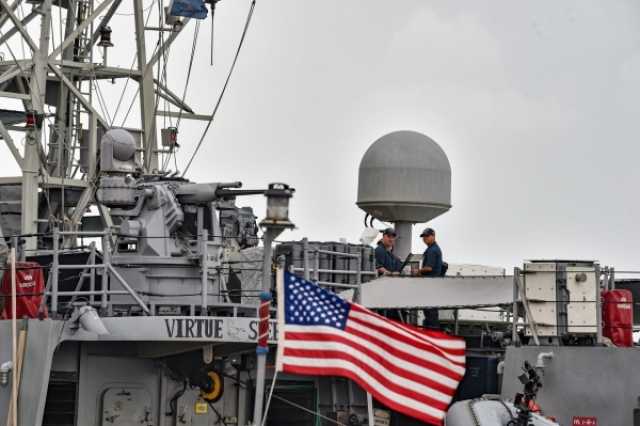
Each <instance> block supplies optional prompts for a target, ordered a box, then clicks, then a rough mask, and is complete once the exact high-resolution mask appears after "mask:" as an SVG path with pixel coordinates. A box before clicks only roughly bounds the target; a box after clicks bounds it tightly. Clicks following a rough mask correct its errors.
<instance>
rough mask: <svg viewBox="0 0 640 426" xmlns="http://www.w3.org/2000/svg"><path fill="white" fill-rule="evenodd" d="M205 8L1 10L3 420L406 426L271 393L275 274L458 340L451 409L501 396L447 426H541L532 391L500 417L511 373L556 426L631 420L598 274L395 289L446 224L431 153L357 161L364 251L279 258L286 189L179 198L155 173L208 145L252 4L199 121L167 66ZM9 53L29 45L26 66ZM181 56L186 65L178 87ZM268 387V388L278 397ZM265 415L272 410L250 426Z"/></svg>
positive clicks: (415, 145) (279, 386)
mask: <svg viewBox="0 0 640 426" xmlns="http://www.w3.org/2000/svg"><path fill="white" fill-rule="evenodd" d="M217 3H218V0H210V1H208V2H207V3H204V2H202V1H198V0H180V1H178V0H174V1H173V2H171V3H166V2H165V3H163V2H162V1H159V2H157V3H155V2H152V3H151V4H150V5H145V4H143V2H142V0H132V1H131V2H122V1H121V0H103V1H101V2H98V1H95V0H57V1H53V0H31V1H28V2H26V1H25V2H23V1H22V0H15V1H14V2H8V1H6V0H0V7H1V8H2V9H1V13H0V28H1V29H2V33H0V41H1V43H0V44H3V45H4V46H6V47H7V52H8V55H6V54H5V56H4V58H3V59H2V60H1V61H0V97H1V98H2V99H3V109H1V110H0V137H1V139H2V142H3V143H4V145H5V146H6V147H7V148H8V152H9V153H10V154H11V156H12V157H13V159H14V161H15V163H16V165H17V166H18V168H19V170H20V175H18V176H13V177H3V178H0V231H1V232H2V235H3V238H0V249H1V250H0V255H1V256H2V261H3V263H5V261H6V265H7V266H6V267H5V268H4V269H3V270H2V272H3V275H4V277H3V286H4V285H5V284H6V286H8V287H7V288H9V289H10V291H8V292H6V291H4V290H3V292H2V301H3V306H4V312H5V316H6V315H7V314H11V315H9V316H10V317H13V318H11V319H2V320H0V421H5V419H6V422H7V424H8V425H12V422H13V421H14V419H17V424H16V425H14V426H18V425H20V426H31V425H34V426H53V425H56V426H76V425H77V426H85V425H96V426H125V425H134V424H135V425H144V426H152V425H153V426H170V425H171V426H174V425H175V426H178V425H194V426H196V425H238V426H246V425H251V424H253V425H261V426H262V424H268V425H278V426H282V425H306V424H309V425H321V424H338V425H349V426H357V425H365V424H366V425H374V424H376V425H385V426H386V425H388V424H392V425H403V426H406V425H410V424H412V423H411V420H409V419H408V418H405V417H402V416H398V415H397V413H392V412H391V410H388V409H386V408H385V407H382V406H380V405H379V404H374V403H373V402H372V401H371V399H370V398H367V395H366V394H365V392H363V391H362V389H360V388H358V387H357V386H355V385H354V384H353V383H352V382H350V381H348V380H346V379H341V378H336V377H294V376H278V377H277V380H276V379H275V378H274V371H273V370H274V368H273V367H274V366H273V364H274V363H273V361H274V351H273V350H269V349H268V348H269V346H271V348H273V345H275V344H276V343H277V334H278V330H277V322H276V318H275V312H276V311H275V309H274V308H273V306H272V305H271V298H272V293H273V289H274V286H273V276H274V272H275V270H276V269H277V268H280V269H287V270H289V271H290V272H292V273H295V274H298V275H300V276H301V277H303V278H305V279H307V280H311V281H314V282H317V283H318V284H319V285H322V286H324V287H328V288H330V289H331V290H332V291H335V292H337V293H339V294H340V295H341V296H342V297H345V298H350V299H351V300H355V301H358V302H360V303H361V304H363V305H364V306H365V307H368V308H371V309H375V310H378V311H379V312H381V313H383V314H385V315H388V314H391V315H394V317H396V318H398V319H399V320H401V321H404V322H407V323H410V324H413V325H420V324H421V319H422V316H423V310H425V309H435V310H439V311H440V320H441V324H442V326H443V328H444V329H445V330H446V331H449V332H452V333H454V334H460V335H462V336H464V337H465V339H466V341H467V348H468V350H467V371H468V374H467V376H466V377H465V379H464V381H463V383H462V385H461V386H460V388H459V393H458V397H457V399H459V400H469V399H474V398H477V397H480V396H481V395H483V394H499V395H500V396H501V397H499V398H498V397H495V396H494V397H493V398H488V397H487V398H485V399H483V400H482V401H481V402H482V403H483V404H484V403H485V402H486V403H487V405H486V406H487V407H489V408H478V410H480V411H482V412H483V413H484V414H487V413H489V414H487V415H488V416H489V417H483V416H479V417H478V416H476V417H475V418H474V419H472V420H469V418H468V416H469V415H468V413H469V412H472V413H473V410H474V405H473V404H475V403H476V402H478V401H475V402H469V401H467V402H463V403H461V404H467V405H458V409H456V410H452V415H453V417H452V418H450V419H449V420H448V421H449V423H448V424H450V425H452V426H456V425H458V424H465V423H464V422H468V421H475V422H476V424H477V425H480V426H485V425H486V424H496V425H498V424H499V425H504V424H509V423H508V422H509V421H512V420H513V421H515V420H516V417H517V416H520V419H519V420H520V421H523V422H527V421H528V420H531V421H534V420H535V421H537V422H539V423H535V424H552V422H551V421H550V420H545V419H543V417H542V414H541V413H540V412H533V410H531V412H530V407H529V406H528V405H526V404H524V403H523V401H525V402H526V403H528V402H529V400H528V399H527V398H530V397H531V398H532V397H533V396H535V395H534V394H531V395H529V394H527V395H526V398H525V399H522V398H521V400H517V398H516V401H514V402H513V403H511V402H509V403H508V404H507V403H506V402H505V401H506V400H507V399H513V396H514V395H517V394H518V392H519V391H520V390H521V387H522V383H520V382H518V381H517V377H518V376H520V373H521V369H522V366H523V365H528V366H529V367H530V368H527V370H526V373H527V375H528V376H527V377H525V378H524V379H523V383H524V385H525V387H527V386H528V387H533V388H535V391H536V392H538V391H539V390H540V385H541V384H544V388H543V389H544V390H542V391H540V395H539V400H540V401H541V402H542V405H543V408H544V409H545V410H546V411H548V413H549V414H553V415H555V416H556V417H557V419H558V420H559V421H560V422H561V424H571V423H569V422H573V423H572V424H573V425H576V424H583V423H576V421H577V422H582V421H585V422H586V421H592V420H593V419H596V421H597V419H600V422H601V423H600V424H630V423H629V422H630V421H631V419H636V420H634V421H637V419H638V416H637V413H638V409H637V401H636V398H637V395H635V393H634V392H636V391H635V389H637V387H638V385H640V382H639V381H638V379H637V378H635V377H634V376H633V375H627V374H624V373H621V370H620V365H622V366H624V367H628V370H631V369H632V366H633V365H635V363H637V358H638V353H637V351H636V349H635V348H634V347H624V348H622V347H616V344H620V343H621V342H622V341H625V342H626V346H633V342H630V343H629V342H628V341H626V340H625V339H626V337H628V334H629V333H628V332H629V330H630V328H631V327H632V326H633V325H632V324H630V323H629V322H628V321H627V322H624V321H622V320H620V321H621V322H619V323H617V322H616V321H618V320H619V318H622V317H624V315H622V316H620V317H617V316H616V314H619V313H620V312H616V311H621V310H624V309H627V308H630V306H631V305H632V303H633V302H632V301H631V300H627V299H625V300H622V299H621V298H620V296H619V295H620V294H621V293H611V292H612V291H615V290H616V289H615V286H616V280H615V274H614V271H613V269H610V268H606V267H601V266H600V265H599V264H598V263H597V262H595V261H581V260H562V259H561V260H557V259H553V260H538V261H528V262H526V263H525V264H524V266H523V267H522V268H515V269H514V270H513V273H512V274H511V273H505V271H504V270H502V269H499V268H488V267H481V266H455V265H450V272H449V275H448V276H446V277H442V278H430V279H425V278H418V277H411V276H410V275H411V269H412V268H415V267H417V266H418V264H419V262H420V259H419V256H414V257H413V258H410V257H407V256H408V255H409V254H410V251H411V240H412V227H413V225H414V224H416V223H423V222H426V221H430V220H432V219H434V218H435V217H437V216H439V215H440V214H443V213H445V212H446V211H448V210H449V209H450V208H451V172H452V171H451V165H450V164H449V160H448V158H447V156H446V154H445V152H444V150H442V148H441V147H440V146H439V145H438V144H437V143H436V142H435V141H433V140H432V139H431V138H429V137H427V136H425V135H422V134H420V133H417V132H412V131H399V132H393V133H391V134H388V135H386V136H384V137H382V138H380V139H379V140H378V141H376V142H375V143H374V144H373V145H372V146H371V148H370V149H369V150H368V151H367V153H365V155H364V157H363V161H362V163H361V168H360V180H359V186H358V200H357V205H358V206H359V207H360V208H362V209H363V210H364V211H365V213H366V216H365V228H366V229H365V232H364V233H363V238H362V240H361V241H360V242H359V243H358V244H352V243H348V242H346V241H309V240H307V239H303V240H301V241H281V240H280V238H284V237H279V236H280V235H282V233H283V232H285V231H286V230H287V229H290V228H292V227H293V226H294V225H293V223H292V220H290V218H289V201H290V199H291V197H293V196H294V192H295V191H294V189H293V188H292V187H291V186H289V185H287V184H285V183H277V182H276V183H274V182H271V181H269V180H267V181H265V184H264V186H263V187H261V188H257V189H246V188H243V186H242V182H241V180H238V181H231V182H229V181H222V182H216V181H212V182H206V183H202V182H192V181H190V180H188V179H187V177H186V176H185V173H184V172H183V173H180V172H179V171H178V170H175V169H174V170H170V165H171V160H172V159H174V158H175V150H176V149H177V147H178V146H179V144H178V140H179V139H178V135H179V130H180V129H179V127H178V126H177V123H179V122H181V121H182V122H183V123H184V122H189V121H194V120H195V121H199V122H204V123H206V126H205V128H204V131H203V133H202V135H201V138H200V139H196V140H193V141H182V140H181V141H180V143H181V144H183V145H191V146H192V147H193V148H194V149H195V151H194V155H196V154H197V150H198V148H199V147H200V146H201V144H202V143H203V141H204V139H205V137H206V135H207V130H208V129H209V128H210V126H211V124H212V122H213V119H214V117H215V113H216V111H217V108H218V106H219V104H220V100H221V97H222V94H224V91H225V90H226V88H227V84H228V83H229V80H230V77H231V73H232V72H233V69H234V67H235V63H236V60H237V58H238V54H239V53H240V49H241V47H242V43H243V42H244V39H245V36H246V34H247V29H248V27H249V24H250V22H251V18H252V15H253V8H254V6H255V0H254V1H253V2H251V3H250V7H249V12H248V15H247V19H246V21H245V25H244V27H243V33H242V36H241V38H240V44H239V46H238V48H237V50H236V55H235V57H234V60H233V62H232V65H231V67H230V70H229V73H228V74H227V77H226V80H225V85H224V87H223V90H222V93H221V95H220V97H219V98H218V99H217V101H216V102H215V105H214V108H213V110H212V112H211V113H210V114H202V113H199V112H196V111H194V109H193V108H192V107H190V105H189V102H188V100H187V99H186V98H185V95H184V94H185V93H186V86H184V89H183V91H182V94H179V93H180V91H181V90H180V87H176V86H174V84H173V82H171V83H170V82H168V81H167V79H166V67H167V61H168V60H169V53H170V48H171V46H172V45H173V44H174V43H175V41H176V39H177V38H178V37H180V36H181V35H182V34H184V30H185V28H187V27H190V26H192V25H196V24H194V23H195V22H196V21H197V20H198V19H202V18H204V17H205V16H207V14H209V13H210V14H211V16H212V17H213V16H214V11H215V8H216V7H217ZM123 7H128V8H131V7H132V8H133V11H132V14H130V16H128V19H130V28H131V34H132V37H131V45H132V46H134V47H135V55H134V56H135V60H134V62H133V65H132V66H127V65H115V64H112V63H111V61H110V58H111V57H112V55H110V54H109V51H110V49H112V48H113V43H112V40H111V29H110V28H109V24H110V21H111V20H112V18H113V17H114V16H117V15H120V14H121V12H122V10H121V8H123ZM128 10H129V9H126V11H127V12H128ZM124 15H127V14H126V13H125V14H124ZM150 18H151V19H150ZM52 28H53V29H54V31H53V32H51V29H52ZM52 33H53V34H59V36H58V38H57V39H56V38H54V37H52V36H51V34H52ZM154 42H155V48H154V49H153V50H152V51H150V49H149V46H150V45H151V44H152V43H154ZM16 43H20V44H24V46H25V51H24V55H23V56H17V53H18V50H17V49H15V46H16ZM183 60H184V58H183ZM192 60H193V51H192V52H191V58H190V61H189V69H190V68H191V64H192ZM115 80H119V81H122V80H124V81H126V82H127V84H129V82H130V84H131V86H132V87H134V88H135V89H134V90H135V95H134V102H133V103H132V104H131V107H130V109H131V108H134V107H135V110H136V113H135V114H134V116H135V117H137V118H138V119H139V120H138V122H137V124H136V125H131V124H130V123H129V124H127V126H126V127H125V126H124V124H123V125H121V126H118V125H114V120H113V117H109V116H108V115H109V114H105V112H107V110H108V109H106V108H104V97H103V96H102V93H101V89H100V84H98V82H103V81H115ZM187 84H188V75H187ZM181 85H182V82H181V83H180V84H177V86H181ZM125 87H126V86H125ZM127 116H128V113H127ZM166 118H172V119H176V120H177V121H176V125H173V123H172V122H170V123H169V125H166V124H165V119H166ZM22 141H23V142H24V143H22ZM187 167H188V166H187ZM239 178H240V177H239ZM248 196H264V197H266V201H267V202H266V204H267V209H266V212H264V214H261V215H260V217H258V216H257V214H256V212H255V211H254V210H253V208H252V207H250V206H248V205H246V203H245V202H244V200H243V198H244V197H248ZM292 217H293V218H295V214H292ZM375 221H378V223H376V222H375ZM380 223H382V224H384V225H385V226H387V225H389V223H393V224H394V226H395V227H396V230H397V232H398V234H399V240H398V246H397V247H396V251H397V255H398V256H400V257H402V258H405V257H406V259H407V266H406V268H405V270H404V271H403V273H401V274H399V275H397V276H382V277H379V276H378V274H377V272H376V271H375V260H374V258H373V248H372V247H371V245H370V244H369V243H370V242H371V239H372V238H371V237H376V236H377V235H378V231H377V228H376V226H377V225H378V224H380ZM40 277H41V278H40ZM3 288H4V287H3ZM13 288H16V292H17V289H18V288H19V289H20V294H16V295H15V296H14V295H13V294H12V293H13V290H12V289H13ZM31 288H33V289H35V290H30V289H31ZM603 292H604V293H603ZM14 299H16V300H19V301H20V303H17V304H16V305H19V306H20V309H24V311H20V316H21V317H20V318H16V316H17V315H14V314H13V312H12V311H11V307H12V306H14V305H13V304H12V303H8V302H10V301H11V300H14ZM603 300H607V301H608V302H605V303H603V302H602V301H603ZM8 306H9V308H7V307H8ZM261 306H262V309H261ZM7 309H9V310H7ZM22 316H24V318H22ZM604 317H606V318H608V319H607V320H606V321H604V320H603V318H604ZM624 318H627V319H628V317H624ZM625 321H626V320H625ZM267 324H268V325H269V326H268V327H266V326H267ZM267 329H268V333H267V334H266V339H264V338H263V339H260V333H261V331H262V332H263V331H265V330H267ZM619 334H623V335H624V336H625V337H624V338H620V337H619ZM614 335H615V336H617V337H611V336H614ZM263 337H265V336H263ZM525 361H527V364H525ZM528 363H531V364H528ZM594 366H597V369H598V371H599V376H598V378H599V384H601V385H602V383H603V382H606V380H605V379H607V380H608V379H610V378H614V379H612V380H610V382H611V383H610V384H608V385H607V386H606V387H604V390H602V391H598V392H594V391H593V389H592V388H591V387H589V386H588V383H587V382H588V380H590V379H589V373H590V372H592V371H593V370H594V368H595V367H594ZM623 376H624V377H623ZM600 379H601V380H600ZM268 389H271V390H274V389H275V392H274V393H273V399H271V398H267V396H266V395H265V390H268ZM560 396H562V398H560ZM263 403H270V405H269V411H268V416H267V417H266V418H264V422H263V409H264V406H263ZM16 405H17V406H16ZM459 407H462V408H461V409H460V408H459ZM478 407H480V406H479V405H478ZM492 416H493V417H492ZM472 417H473V416H472ZM512 417H513V418H512ZM480 418H483V419H486V418H491V419H494V423H483V422H481V420H479V419H480ZM495 419H507V420H505V422H502V420H495ZM532 419H534V420H532ZM576 419H577V420H576ZM456 422H458V423H456ZM511 424H516V425H517V424H520V423H511ZM584 424H586V423H584ZM593 424H598V423H592V424H591V426H593Z"/></svg>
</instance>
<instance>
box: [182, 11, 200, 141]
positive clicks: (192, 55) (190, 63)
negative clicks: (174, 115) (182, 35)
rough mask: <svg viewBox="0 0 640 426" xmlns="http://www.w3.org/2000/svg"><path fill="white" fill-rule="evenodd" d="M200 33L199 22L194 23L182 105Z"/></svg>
mask: <svg viewBox="0 0 640 426" xmlns="http://www.w3.org/2000/svg"><path fill="white" fill-rule="evenodd" d="M199 32H200V22H199V21H198V22H196V27H195V29H194V30H193V42H192V43H191V58H189V67H188V68H187V78H186V80H185V82H184V89H183V91H182V99H181V101H182V104H184V99H185V98H186V96H187V89H188V88H189V81H190V80H191V68H192V67H193V58H194V57H195V53H196V46H197V45H198V33H199ZM182 111H184V110H183V109H182V108H180V112H179V113H178V121H176V127H177V128H179V127H180V120H181V119H182Z"/></svg>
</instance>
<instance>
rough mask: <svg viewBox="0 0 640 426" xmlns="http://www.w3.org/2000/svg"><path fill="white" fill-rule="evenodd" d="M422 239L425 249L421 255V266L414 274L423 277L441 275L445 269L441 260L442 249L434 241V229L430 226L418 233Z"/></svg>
mask: <svg viewBox="0 0 640 426" xmlns="http://www.w3.org/2000/svg"><path fill="white" fill-rule="evenodd" d="M420 237H422V241H423V242H424V243H425V244H426V246H427V249H426V250H425V251H424V254H423V255H422V267H421V268H420V269H418V271H417V274H416V275H421V276H423V277H441V276H443V275H444V273H445V272H446V270H445V269H444V262H443V261H442V250H440V246H439V245H438V243H436V231H434V230H433V229H432V228H426V229H425V230H424V231H422V234H420Z"/></svg>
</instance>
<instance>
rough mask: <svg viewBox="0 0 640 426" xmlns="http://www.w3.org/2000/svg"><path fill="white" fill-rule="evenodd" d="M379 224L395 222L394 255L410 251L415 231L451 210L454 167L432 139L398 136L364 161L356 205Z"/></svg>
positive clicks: (387, 139)
mask: <svg viewBox="0 0 640 426" xmlns="http://www.w3.org/2000/svg"><path fill="white" fill-rule="evenodd" d="M356 204H357V205H358V207H360V208H361V209H362V210H364V211H365V212H367V213H369V214H370V215H372V216H373V217H375V218H376V219H379V220H382V221H385V222H394V223H395V227H396V232H397V233H398V240H397V243H396V249H395V251H396V254H397V255H398V256H400V257H404V256H406V255H407V254H409V253H410V251H411V227H412V225H413V224H414V223H423V222H428V221H429V220H431V219H433V218H435V217H437V216H440V215H441V214H442V213H444V212H446V211H447V210H449V209H450V208H451V165H450V164H449V159H448V158H447V155H446V154H445V153H444V151H443V150H442V148H440V146H439V145H438V144H437V143H436V142H435V141H434V140H433V139H431V138H430V137H428V136H426V135H423V134H422V133H418V132H414V131H408V130H404V131H397V132H393V133H389V134H387V135H385V136H383V137H381V138H380V139H378V140H376V141H375V142H374V143H373V144H372V145H371V146H370V147H369V149H368V150H367V152H366V153H365V154H364V156H363V157H362V161H361V162H360V171H359V176H358V201H357V202H356Z"/></svg>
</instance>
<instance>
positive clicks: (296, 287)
mask: <svg viewBox="0 0 640 426" xmlns="http://www.w3.org/2000/svg"><path fill="white" fill-rule="evenodd" d="M279 278H280V279H279V280H278V318H279V319H278V321H279V327H278V328H279V337H278V356H277V366H276V368H277V370H278V371H282V372H284V373H292V374H302V375H312V376H342V377H346V378H349V379H351V380H353V381H354V382H356V383H357V384H358V385H360V386H361V387H362V388H363V389H364V390H365V391H367V392H369V393H370V394H371V395H372V396H373V397H374V398H375V399H377V400H378V401H380V402H381V403H382V404H384V405H386V406H387V407H389V408H391V409H392V410H395V411H398V412H400V413H403V414H405V415H408V416H411V417H414V418H417V419H420V420H422V421H424V422H426V423H429V424H435V425H441V424H442V422H443V420H444V416H445V413H446V411H447V408H448V406H449V404H450V403H451V399H452V398H453V394H454V393H455V391H456V388H457V387H458V384H459V383H460V380H462V377H463V376H464V372H465V355H464V354H465V342H464V340H462V339H460V338H458V337H452V336H449V335H447V334H444V333H440V332H437V331H429V330H422V329H419V328H417V327H412V326H409V325H406V324H401V323H399V322H396V321H391V320H389V319H387V318H385V317H383V316H381V315H378V314H376V313H374V312H372V311H370V310H368V309H366V308H364V307H362V306H360V305H358V304H356V303H351V302H348V301H346V300H344V299H342V298H341V297H340V296H337V295H336V294H334V293H331V292H329V291H327V290H325V289H322V288H320V287H319V286H317V285H316V284H314V283H312V282H309V281H306V280H304V279H302V278H299V277H297V276H295V275H293V274H290V273H288V272H284V273H283V274H282V272H281V273H280V274H279ZM398 285H401V283H398Z"/></svg>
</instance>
